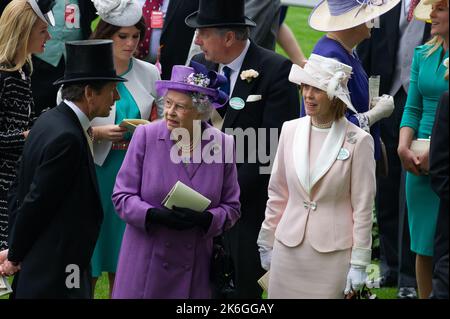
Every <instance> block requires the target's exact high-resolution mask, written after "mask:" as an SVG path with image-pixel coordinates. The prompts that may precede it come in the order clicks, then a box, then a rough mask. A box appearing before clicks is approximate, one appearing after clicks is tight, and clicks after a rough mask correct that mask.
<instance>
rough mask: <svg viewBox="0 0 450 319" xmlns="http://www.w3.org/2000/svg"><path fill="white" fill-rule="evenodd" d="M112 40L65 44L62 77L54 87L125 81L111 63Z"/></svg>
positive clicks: (112, 62)
mask: <svg viewBox="0 0 450 319" xmlns="http://www.w3.org/2000/svg"><path fill="white" fill-rule="evenodd" d="M112 45H113V41H112V40H83V41H71V42H66V51H67V59H66V69H65V72H64V77H62V78H61V79H59V80H57V81H56V82H55V83H53V84H54V85H60V84H66V83H81V82H91V81H113V82H114V81H117V82H126V81H127V80H126V79H125V78H123V77H120V76H118V75H117V73H116V70H115V68H114V61H113V47H112Z"/></svg>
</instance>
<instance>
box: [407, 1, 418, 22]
mask: <svg viewBox="0 0 450 319" xmlns="http://www.w3.org/2000/svg"><path fill="white" fill-rule="evenodd" d="M419 2H420V0H411V4H410V5H409V10H408V17H407V18H406V20H408V22H411V20H412V19H413V18H414V9H416V7H417V5H418V4H419Z"/></svg>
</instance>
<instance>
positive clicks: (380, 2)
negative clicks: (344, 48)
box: [309, 0, 401, 32]
mask: <svg viewBox="0 0 450 319" xmlns="http://www.w3.org/2000/svg"><path fill="white" fill-rule="evenodd" d="M400 1H401V0H322V1H321V2H320V3H319V4H318V5H317V6H316V7H315V8H314V9H313V11H312V12H311V15H310V16H309V25H310V27H311V28H313V29H315V30H317V31H323V32H330V31H341V30H347V29H351V28H353V27H356V26H359V25H361V24H364V23H367V22H370V21H371V20H373V19H376V18H378V17H379V16H381V15H383V14H385V13H386V12H388V11H389V10H391V9H392V8H394V7H395V6H396V5H397V4H399V3H400Z"/></svg>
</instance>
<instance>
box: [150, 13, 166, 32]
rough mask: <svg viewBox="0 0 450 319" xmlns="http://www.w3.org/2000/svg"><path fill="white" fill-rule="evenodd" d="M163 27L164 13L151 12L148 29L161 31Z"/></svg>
mask: <svg viewBox="0 0 450 319" xmlns="http://www.w3.org/2000/svg"><path fill="white" fill-rule="evenodd" d="M163 26H164V13H163V12H161V11H152V14H151V16H150V28H152V29H162V28H163Z"/></svg>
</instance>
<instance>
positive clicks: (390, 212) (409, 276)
mask: <svg viewBox="0 0 450 319" xmlns="http://www.w3.org/2000/svg"><path fill="white" fill-rule="evenodd" d="M413 2H414V1H412V0H402V1H401V2H400V3H399V4H398V5H397V6H396V7H395V8H393V9H392V10H390V11H389V12H387V13H386V14H384V15H382V16H381V17H380V25H379V27H375V28H374V29H373V30H372V36H371V38H370V39H369V40H366V41H364V42H363V43H361V44H360V45H359V46H358V48H357V53H358V55H359V57H360V59H361V61H362V63H363V65H364V69H365V70H366V72H367V74H368V75H369V76H372V75H380V77H381V78H380V95H382V94H389V95H391V96H393V97H394V103H395V109H394V113H393V114H392V116H390V117H388V118H385V119H382V120H381V121H380V133H381V139H382V140H383V142H384V144H385V146H386V153H387V158H388V166H389V172H388V176H387V177H383V176H378V177H377V197H376V208H377V222H378V226H379V234H380V255H381V256H380V259H381V265H380V268H381V276H382V281H381V285H382V286H396V285H398V287H399V292H398V297H399V298H401V299H408V298H416V297H417V295H416V291H415V287H416V286H417V284H416V280H415V270H414V268H415V267H414V265H415V255H414V254H413V253H412V252H411V250H410V248H409V247H410V244H409V242H410V238H409V227H408V214H407V211H406V198H405V187H404V185H405V182H404V174H402V166H401V163H400V159H399V157H398V154H397V147H398V140H399V132H400V129H399V127H400V121H401V119H402V115H403V109H404V106H405V104H406V95H407V93H408V87H409V80H410V69H411V64H412V57H413V53H414V48H415V47H416V46H418V45H420V44H422V43H424V42H426V41H427V40H428V38H429V34H430V27H429V25H428V26H426V25H425V23H424V22H421V21H418V20H414V19H411V18H412V13H413V11H412V10H413V9H414V8H415V5H414V3H413ZM399 190H400V191H399Z"/></svg>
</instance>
